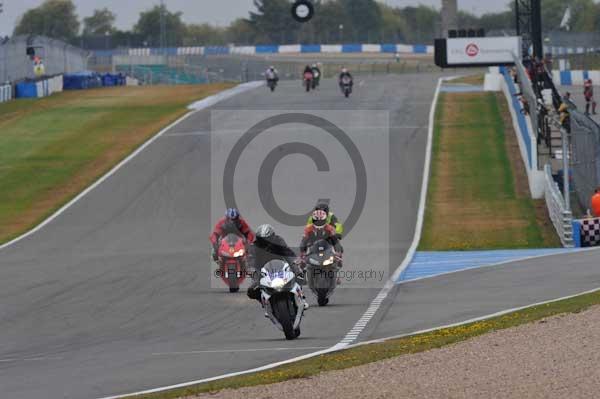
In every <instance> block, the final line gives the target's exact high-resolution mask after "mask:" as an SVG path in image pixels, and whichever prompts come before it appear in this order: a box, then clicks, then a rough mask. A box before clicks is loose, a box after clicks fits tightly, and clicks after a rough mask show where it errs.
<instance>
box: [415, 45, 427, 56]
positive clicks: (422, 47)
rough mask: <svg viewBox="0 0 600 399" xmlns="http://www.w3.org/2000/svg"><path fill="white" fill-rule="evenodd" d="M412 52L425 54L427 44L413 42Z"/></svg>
mask: <svg viewBox="0 0 600 399" xmlns="http://www.w3.org/2000/svg"><path fill="white" fill-rule="evenodd" d="M413 53H415V54H427V46H426V45H424V44H415V45H414V46H413Z"/></svg>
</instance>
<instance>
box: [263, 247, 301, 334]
mask: <svg viewBox="0 0 600 399" xmlns="http://www.w3.org/2000/svg"><path fill="white" fill-rule="evenodd" d="M260 292H261V301H262V304H263V307H264V309H265V312H266V313H267V317H268V318H269V319H270V320H271V321H272V322H273V324H275V326H276V327H277V328H279V329H280V330H281V331H283V333H284V334H285V338H286V339H295V338H298V337H299V336H300V321H301V320H302V315H303V314H304V302H303V301H302V296H303V294H302V288H301V287H300V284H298V282H297V281H296V275H295V274H294V272H293V271H292V269H291V267H290V265H289V264H288V263H287V262H285V261H283V260H279V259H275V260H272V261H270V262H268V263H267V264H265V265H264V266H263V268H262V269H261V278H260Z"/></svg>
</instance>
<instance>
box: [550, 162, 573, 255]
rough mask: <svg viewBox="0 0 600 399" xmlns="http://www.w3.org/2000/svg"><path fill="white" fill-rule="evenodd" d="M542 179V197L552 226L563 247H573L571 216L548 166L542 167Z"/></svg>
mask: <svg viewBox="0 0 600 399" xmlns="http://www.w3.org/2000/svg"><path fill="white" fill-rule="evenodd" d="M544 177H545V183H546V184H545V192H544V197H545V199H546V206H547V208H548V214H549V215H550V219H551V220H552V224H553V225H554V228H555V229H556V232H557V234H558V237H559V238H560V241H561V243H562V244H563V246H565V247H573V246H574V242H573V214H572V213H571V211H568V210H567V209H566V207H565V199H564V198H563V195H562V193H561V192H560V189H559V187H558V184H556V182H555V181H554V179H553V177H552V167H551V166H550V164H547V165H546V166H545V167H544Z"/></svg>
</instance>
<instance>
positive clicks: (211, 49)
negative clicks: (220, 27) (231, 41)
mask: <svg viewBox="0 0 600 399" xmlns="http://www.w3.org/2000/svg"><path fill="white" fill-rule="evenodd" d="M224 54H229V47H224V46H208V47H204V55H224Z"/></svg>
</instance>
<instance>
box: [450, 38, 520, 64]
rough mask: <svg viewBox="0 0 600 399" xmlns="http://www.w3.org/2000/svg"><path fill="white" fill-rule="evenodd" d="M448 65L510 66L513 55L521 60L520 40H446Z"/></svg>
mask: <svg viewBox="0 0 600 399" xmlns="http://www.w3.org/2000/svg"><path fill="white" fill-rule="evenodd" d="M446 43H447V50H446V54H447V57H448V65H455V64H463V65H464V64H512V63H513V62H514V58H513V54H514V55H516V56H517V59H520V58H521V38H520V37H518V36H507V37H461V38H454V39H447V42H446Z"/></svg>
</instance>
